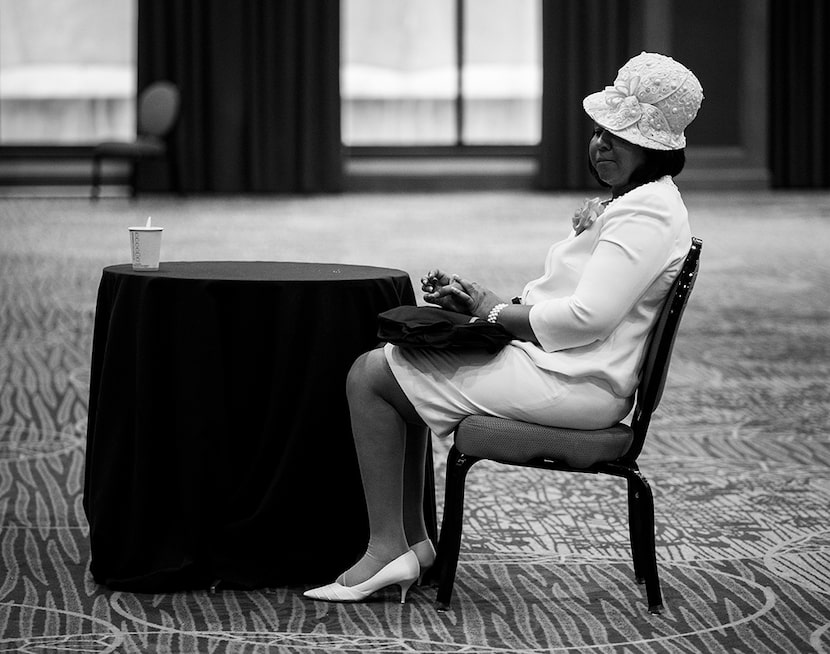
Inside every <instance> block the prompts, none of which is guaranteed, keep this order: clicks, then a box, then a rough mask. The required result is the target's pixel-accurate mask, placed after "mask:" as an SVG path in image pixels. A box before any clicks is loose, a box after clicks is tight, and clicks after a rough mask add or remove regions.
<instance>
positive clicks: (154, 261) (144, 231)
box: [130, 227, 164, 270]
mask: <svg viewBox="0 0 830 654" xmlns="http://www.w3.org/2000/svg"><path fill="white" fill-rule="evenodd" d="M163 229H164V228H163V227H130V251H131V252H132V258H133V270H158V269H159V255H160V254H161V232H162V230H163Z"/></svg>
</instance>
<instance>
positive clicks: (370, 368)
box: [346, 349, 386, 397]
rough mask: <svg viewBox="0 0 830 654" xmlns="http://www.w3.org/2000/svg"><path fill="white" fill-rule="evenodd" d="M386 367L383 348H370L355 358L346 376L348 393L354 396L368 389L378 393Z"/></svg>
mask: <svg viewBox="0 0 830 654" xmlns="http://www.w3.org/2000/svg"><path fill="white" fill-rule="evenodd" d="M385 367H386V357H385V355H384V354H383V350H378V349H375V350H370V351H368V352H364V353H363V354H361V355H360V356H359V357H357V359H355V361H354V363H353V364H352V367H351V368H350V369H349V374H348V376H347V377H346V394H347V395H348V396H350V397H351V396H354V395H356V394H358V393H365V392H367V391H369V392H372V393H373V394H377V392H378V389H379V388H381V387H382V384H383V377H384V373H385V370H384V368H385Z"/></svg>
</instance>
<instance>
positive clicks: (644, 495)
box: [628, 471, 663, 614]
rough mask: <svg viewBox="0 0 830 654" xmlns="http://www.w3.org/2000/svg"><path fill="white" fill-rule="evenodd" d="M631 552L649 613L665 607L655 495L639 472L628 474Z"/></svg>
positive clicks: (657, 611) (655, 612)
mask: <svg viewBox="0 0 830 654" xmlns="http://www.w3.org/2000/svg"><path fill="white" fill-rule="evenodd" d="M628 483H629V505H628V506H629V525H630V530H631V552H632V557H633V559H634V571H635V576H636V577H637V581H638V583H643V580H644V581H645V585H646V596H647V597H648V610H649V613H654V614H659V613H661V612H662V610H663V594H662V592H661V590H660V577H659V575H658V572H657V552H656V544H655V538H654V496H653V494H652V492H651V487H650V486H649V483H648V481H647V480H646V478H645V477H644V476H643V475H642V474H641V473H640V472H638V471H633V472H632V474H631V475H630V476H629V477H628Z"/></svg>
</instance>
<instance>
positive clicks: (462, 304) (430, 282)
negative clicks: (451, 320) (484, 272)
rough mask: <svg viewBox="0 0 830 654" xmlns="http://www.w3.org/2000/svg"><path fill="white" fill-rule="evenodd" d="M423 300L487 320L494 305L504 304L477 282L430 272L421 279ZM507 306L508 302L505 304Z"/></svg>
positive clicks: (436, 271) (437, 271) (499, 298)
mask: <svg viewBox="0 0 830 654" xmlns="http://www.w3.org/2000/svg"><path fill="white" fill-rule="evenodd" d="M421 288H422V289H423V291H424V293H425V294H424V300H426V301H427V302H430V303H432V304H437V305H438V306H440V307H442V308H443V309H448V310H449V311H456V312H458V313H465V314H467V315H470V316H477V317H479V318H487V315H488V314H489V313H490V309H492V308H493V307H494V306H495V305H497V304H499V303H501V302H505V301H504V300H503V299H502V298H501V297H499V296H498V295H496V294H495V293H493V292H492V291H491V290H489V289H487V288H485V287H484V286H482V285H481V284H479V283H478V282H473V281H470V280H466V279H463V278H461V277H460V276H459V275H447V274H446V273H443V272H441V271H440V270H431V271H429V272H428V273H427V275H426V277H424V278H422V279H421ZM505 304H509V302H505Z"/></svg>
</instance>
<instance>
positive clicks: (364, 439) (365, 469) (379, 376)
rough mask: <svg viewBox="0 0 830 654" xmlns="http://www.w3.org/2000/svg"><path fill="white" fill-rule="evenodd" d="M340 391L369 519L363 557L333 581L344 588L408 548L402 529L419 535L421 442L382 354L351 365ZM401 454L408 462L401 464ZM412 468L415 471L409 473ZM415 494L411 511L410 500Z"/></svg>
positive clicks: (415, 417) (379, 351)
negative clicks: (344, 396)
mask: <svg viewBox="0 0 830 654" xmlns="http://www.w3.org/2000/svg"><path fill="white" fill-rule="evenodd" d="M346 390H347V395H348V399H349V410H350V413H351V424H352V433H353V435H354V441H355V450H356V452H357V458H358V462H359V464H360V476H361V480H362V481H363V492H364V495H365V497H366V510H367V513H368V517H369V545H368V548H367V551H366V554H365V555H364V556H363V557H362V558H361V559H360V560H359V561H358V562H357V563H356V564H355V565H354V566H352V567H351V568H349V569H348V570H347V571H346V572H345V573H344V574H343V575H341V577H340V578H339V579H338V581H339V582H340V583H341V584H343V585H345V586H354V585H356V584H359V583H361V582H363V581H365V580H366V579H368V578H369V577H371V576H372V575H374V574H375V573H376V572H378V571H379V570H380V569H381V568H382V567H383V566H384V565H386V564H387V563H389V562H390V561H392V560H393V559H395V558H397V557H398V556H400V555H401V554H403V553H404V552H406V551H407V550H408V549H409V545H410V543H409V542H408V541H407V526H408V528H409V529H410V530H411V535H412V536H413V537H420V534H421V532H425V528H424V527H423V522H424V518H423V511H422V504H421V502H422V501H423V484H424V456H425V455H426V442H427V439H426V432H425V428H424V427H423V426H422V425H423V423H422V422H421V420H420V418H419V417H418V414H417V413H416V412H415V409H414V408H413V407H412V404H411V403H410V402H409V400H408V399H407V398H406V395H404V393H403V391H402V390H401V388H400V386H398V383H397V381H396V380H395V377H394V375H393V374H392V371H391V370H390V369H389V364H388V363H387V362H386V356H385V355H384V353H383V350H382V349H375V350H372V351H370V352H367V353H366V354H363V355H361V356H360V357H359V358H358V359H357V361H355V363H354V365H353V366H352V369H351V370H350V371H349V377H348V381H347V384H346ZM418 425H420V428H419V429H418V428H416V426H418ZM407 432H409V436H411V437H412V438H408V434H407ZM407 455H409V457H410V458H411V459H412V461H407V458H408V456H407ZM418 464H420V471H418V472H415V468H416V467H417V466H418ZM413 474H414V475H415V477H414V479H410V477H411V476H412V475H413ZM410 485H411V487H410ZM407 489H408V490H407ZM419 489H420V497H418V504H417V508H415V507H413V506H412V503H413V498H414V496H415V495H416V494H418V493H419ZM405 500H406V503H407V510H406V511H404V501H405ZM405 520H406V525H407V526H405ZM424 537H426V536H425V535H424Z"/></svg>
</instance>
